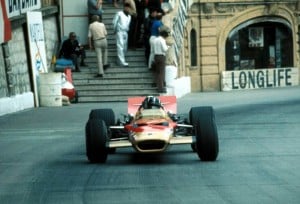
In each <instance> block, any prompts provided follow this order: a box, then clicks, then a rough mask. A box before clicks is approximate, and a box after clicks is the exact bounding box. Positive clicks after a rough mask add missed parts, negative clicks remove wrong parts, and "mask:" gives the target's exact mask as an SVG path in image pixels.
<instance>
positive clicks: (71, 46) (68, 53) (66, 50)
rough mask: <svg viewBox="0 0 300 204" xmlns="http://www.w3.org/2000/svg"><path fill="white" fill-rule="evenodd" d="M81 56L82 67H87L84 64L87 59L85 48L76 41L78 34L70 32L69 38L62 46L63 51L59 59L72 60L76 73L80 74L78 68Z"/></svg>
mask: <svg viewBox="0 0 300 204" xmlns="http://www.w3.org/2000/svg"><path fill="white" fill-rule="evenodd" d="M79 56H80V57H81V62H80V66H87V65H86V64H85V63H84V59H85V58H86V55H85V50H84V47H83V46H81V45H80V44H79V42H78V40H77V39H76V33H75V32H70V33H69V38H68V39H67V40H65V41H64V42H63V44H62V47H61V50H60V52H59V57H64V58H66V59H70V60H72V62H73V64H74V66H75V71H77V72H80V69H79V66H78V58H79Z"/></svg>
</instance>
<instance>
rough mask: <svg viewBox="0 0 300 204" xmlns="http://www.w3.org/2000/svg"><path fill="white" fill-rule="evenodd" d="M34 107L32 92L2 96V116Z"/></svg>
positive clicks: (0, 113) (0, 107) (0, 104)
mask: <svg viewBox="0 0 300 204" xmlns="http://www.w3.org/2000/svg"><path fill="white" fill-rule="evenodd" d="M33 107H34V97H33V93H32V92H28V93H23V94H20V95H16V96H12V97H9V98H8V97H7V98H0V116H2V115H5V114H9V113H14V112H17V111H21V110H25V109H28V108H33Z"/></svg>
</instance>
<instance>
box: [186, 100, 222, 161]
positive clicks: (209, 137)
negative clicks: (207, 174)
mask: <svg viewBox="0 0 300 204" xmlns="http://www.w3.org/2000/svg"><path fill="white" fill-rule="evenodd" d="M189 116H190V122H191V124H192V125H193V127H194V133H195V136H196V144H195V146H196V151H197V154H198V156H199V158H200V159H201V160H202V161H215V160H216V159H217V157H218V153H219V139H218V131H217V126H216V122H215V114H214V110H213V108H212V107H211V106H204V107H193V108H191V110H190V113H189Z"/></svg>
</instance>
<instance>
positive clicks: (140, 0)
mask: <svg viewBox="0 0 300 204" xmlns="http://www.w3.org/2000/svg"><path fill="white" fill-rule="evenodd" d="M134 3H135V7H136V15H132V16H131V22H130V28H129V36H128V46H129V47H132V48H133V49H134V48H136V47H141V45H142V42H141V28H142V24H143V23H144V19H145V8H146V0H134Z"/></svg>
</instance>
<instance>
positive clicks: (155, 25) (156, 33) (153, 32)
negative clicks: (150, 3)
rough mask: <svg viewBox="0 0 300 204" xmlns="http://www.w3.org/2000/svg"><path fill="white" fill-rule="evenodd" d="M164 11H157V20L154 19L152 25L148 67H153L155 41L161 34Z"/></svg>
mask: <svg viewBox="0 0 300 204" xmlns="http://www.w3.org/2000/svg"><path fill="white" fill-rule="evenodd" d="M161 19H162V13H157V15H156V18H155V20H154V21H153V24H152V27H151V37H150V39H149V44H150V56H149V63H148V68H149V69H151V68H152V63H153V61H154V53H153V49H152V47H153V41H154V39H155V38H157V37H158V36H159V35H160V34H159V28H160V27H161V26H162V25H163V23H162V20H161Z"/></svg>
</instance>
